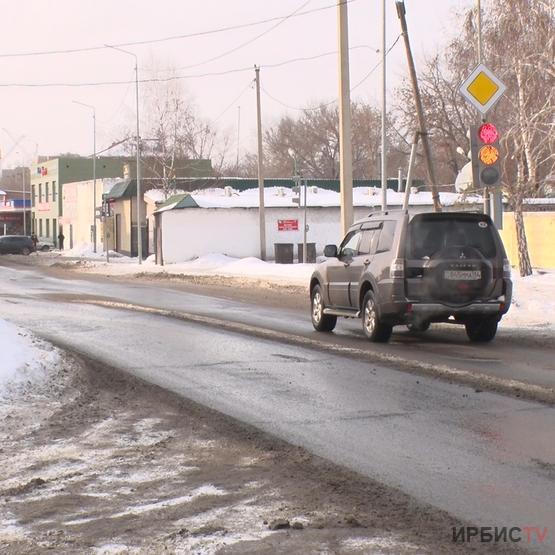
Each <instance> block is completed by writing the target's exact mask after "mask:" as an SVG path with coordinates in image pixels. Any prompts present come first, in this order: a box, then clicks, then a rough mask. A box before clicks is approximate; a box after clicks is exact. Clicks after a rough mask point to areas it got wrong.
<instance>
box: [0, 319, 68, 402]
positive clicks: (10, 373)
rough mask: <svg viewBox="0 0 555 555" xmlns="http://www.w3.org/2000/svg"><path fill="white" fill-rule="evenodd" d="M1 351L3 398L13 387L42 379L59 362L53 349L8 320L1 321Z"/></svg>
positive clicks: (0, 383)
mask: <svg viewBox="0 0 555 555" xmlns="http://www.w3.org/2000/svg"><path fill="white" fill-rule="evenodd" d="M0 352H1V353H2V358H1V359H0V398H1V397H3V396H4V394H5V393H6V392H7V391H8V390H9V389H11V388H12V387H13V386H18V385H24V384H26V383H27V382H29V381H35V380H41V379H42V378H43V377H44V375H45V372H46V370H47V369H48V368H51V367H53V366H54V365H55V364H56V362H58V360H59V354H58V352H57V351H56V350H55V349H54V348H53V347H51V346H50V345H48V344H46V343H44V342H42V341H40V340H37V339H36V338H34V337H33V336H32V335H31V334H30V333H29V332H27V331H25V330H23V329H21V328H19V327H17V326H14V325H13V324H10V323H9V322H6V321H5V320H0Z"/></svg>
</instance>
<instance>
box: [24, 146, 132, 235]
mask: <svg viewBox="0 0 555 555" xmlns="http://www.w3.org/2000/svg"><path fill="white" fill-rule="evenodd" d="M126 160H127V159H124V158H120V157H101V158H97V160H96V176H97V178H99V179H101V178H104V177H122V176H123V165H124V163H125V161H126ZM92 174H93V160H92V158H74V157H64V158H54V159H52V160H48V161H45V162H40V163H37V164H33V165H32V166H31V211H32V229H33V231H34V232H35V233H36V234H37V235H38V236H39V237H41V238H45V239H49V240H50V241H52V242H53V243H55V244H57V243H58V234H59V232H60V231H63V233H64V235H67V233H66V231H67V230H64V229H63V227H62V226H63V224H60V218H63V187H64V185H65V184H66V183H71V182H75V181H85V180H88V179H92V176H93V175H92ZM90 223H91V224H92V211H91V222H90Z"/></svg>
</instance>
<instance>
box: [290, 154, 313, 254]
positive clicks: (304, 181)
mask: <svg viewBox="0 0 555 555" xmlns="http://www.w3.org/2000/svg"><path fill="white" fill-rule="evenodd" d="M287 153H288V154H289V156H290V157H291V158H292V159H293V168H294V171H295V176H294V178H293V179H294V180H295V182H296V184H297V187H298V188H299V208H300V207H301V183H302V185H303V193H304V202H303V264H306V261H307V253H306V232H307V224H306V196H307V192H308V191H307V180H306V179H303V178H302V176H301V175H300V173H299V170H298V168H297V157H296V156H295V152H294V150H293V149H292V148H289V149H287Z"/></svg>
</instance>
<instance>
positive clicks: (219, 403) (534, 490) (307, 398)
mask: <svg viewBox="0 0 555 555" xmlns="http://www.w3.org/2000/svg"><path fill="white" fill-rule="evenodd" d="M106 297H110V298H112V299H119V300H120V301H123V302H125V303H136V304H142V305H146V304H148V305H151V306H161V307H163V306H165V307H171V308H172V309H176V308H179V309H182V310H186V311H188V312H194V313H198V314H204V315H209V316H210V317H217V318H222V319H224V318H228V319H233V320H237V321H241V322H248V323H250V325H252V327H253V328H256V327H260V326H265V327H274V328H276V329H277V328H279V329H283V330H285V331H287V333H289V334H290V333H293V332H295V330H299V333H302V334H309V333H311V332H309V331H308V328H307V325H308V326H310V323H309V322H308V324H307V322H306V321H303V320H302V318H301V313H300V312H298V311H285V310H284V311H276V310H275V309H260V310H258V309H257V310H256V312H255V313H253V310H254V308H253V306H250V305H246V304H240V303H236V302H233V301H229V300H222V299H214V298H209V297H202V296H198V295H193V294H186V293H183V292H178V291H175V290H171V289H167V290H166V289H164V288H153V287H152V286H146V285H142V284H137V285H132V286H129V285H126V284H117V283H115V284H108V283H102V282H98V281H95V282H89V281H87V280H59V279H54V278H50V277H43V276H41V274H40V273H38V272H36V271H27V270H26V271H21V270H17V269H11V268H0V315H1V316H2V317H3V318H6V319H9V320H11V321H14V322H16V323H19V324H21V325H23V326H25V327H27V328H30V329H32V330H34V331H35V332H36V333H38V334H40V335H42V336H44V337H47V338H50V339H52V340H55V341H56V342H58V343H61V344H64V345H66V346H68V347H71V348H72V349H75V350H78V351H81V352H83V353H86V354H88V355H90V356H92V357H95V358H97V359H99V360H102V361H105V362H107V363H109V364H111V365H113V366H117V367H119V368H122V369H125V370H127V371H129V372H132V373H133V374H135V375H137V376H139V377H141V378H144V379H145V380H148V381H150V382H153V383H156V384H158V385H161V386H163V387H166V388H168V389H171V390H174V391H176V392H178V393H180V394H182V395H184V396H186V397H188V398H191V399H193V400H195V401H198V402H201V403H203V404H205V405H207V406H209V407H211V408H214V409H217V410H218V411H221V412H223V413H225V414H228V415H230V416H233V417H235V418H238V419H240V420H242V421H245V422H248V423H251V424H253V425H255V426H257V427H259V428H261V429H263V430H265V431H267V432H270V433H272V434H274V435H276V436H278V437H280V438H283V439H285V440H287V441H289V442H292V443H294V444H299V445H303V446H304V447H306V448H308V449H309V450H311V451H313V452H315V453H316V454H319V455H322V456H324V457H325V458H327V459H330V460H332V461H334V462H336V463H339V464H342V465H345V466H347V467H349V468H352V469H354V470H357V471H358V472H360V473H362V474H364V475H366V476H369V477H371V478H373V479H377V480H379V481H381V482H383V483H384V484H386V485H388V486H392V487H396V488H400V489H402V490H403V491H405V492H407V493H409V494H410V495H413V496H414V497H415V498H416V499H418V500H420V501H423V502H427V503H430V504H432V505H434V506H435V507H438V508H440V509H444V510H447V511H449V512H450V513H451V514H453V515H454V516H456V517H459V518H462V519H465V520H468V521H471V522H474V523H476V524H477V525H481V526H538V527H541V528H543V527H547V528H548V530H549V534H548V541H549V542H550V544H549V545H550V547H547V546H543V547H539V550H540V551H544V552H546V553H547V552H552V550H553V549H555V441H554V437H555V434H554V432H553V430H554V429H555V409H554V408H552V407H550V406H546V405H541V404H537V403H534V402H530V401H524V400H519V399H514V398H511V397H509V396H503V395H499V394H495V393H490V392H480V393H478V392H476V391H475V390H474V388H470V387H466V386H463V385H456V384H450V383H448V382H446V381H441V380H437V379H432V378H427V377H423V376H417V375H414V374H411V373H407V372H404V371H398V370H395V369H392V368H391V367H385V366H383V365H381V364H379V363H376V362H372V363H369V362H365V361H362V360H356V359H353V358H351V357H344V356H339V355H334V354H330V353H329V352H319V351H318V350H315V349H314V348H305V347H302V346H299V345H290V344H287V343H284V342H282V341H279V340H278V339H279V336H277V337H276V338H275V339H274V340H267V339H262V338H260V337H255V336H254V335H252V334H249V333H246V332H243V333H236V332H233V331H229V330H222V329H218V327H215V326H210V325H199V324H194V323H191V322H186V321H181V320H178V319H176V318H171V317H167V316H160V315H156V314H148V313H144V312H136V311H133V310H121V309H114V308H107V307H105V306H95V305H91V304H84V303H83V302H82V301H83V300H89V301H90V300H95V299H96V300H103V299H105V298H106ZM440 336H441V334H439V337H437V338H436V339H434V340H429V341H428V342H426V343H424V344H427V343H429V345H428V347H427V348H426V349H422V351H423V352H424V354H426V356H430V355H433V354H434V353H435V352H436V350H437V352H438V354H439V356H441V357H443V360H453V361H454V362H455V363H457V362H458V357H457V349H460V352H461V353H466V358H465V357H462V359H463V360H462V362H461V364H466V362H465V360H467V359H468V358H469V356H470V355H472V356H474V357H476V356H477V355H476V354H475V353H476V351H475V349H476V348H475V347H469V346H468V344H464V345H463V343H462V338H461V340H460V341H459V340H458V339H456V340H453V339H450V341H451V342H452V343H451V345H450V348H445V349H443V350H442V349H441V348H440V347H438V345H437V343H438V342H439V339H440ZM336 340H337V341H354V342H356V343H360V342H361V340H360V339H359V337H358V334H357V332H356V331H354V329H353V330H352V331H351V330H350V328H347V331H344V332H342V333H340V334H339V335H338V338H337V339H336ZM413 343H414V340H412V339H411V340H408V341H404V340H403V339H400V340H399V339H397V341H396V342H395V343H394V344H393V345H392V348H404V349H407V348H408V346H410V348H411V349H413V348H414V347H415V346H414V344H413ZM407 344H408V345H407ZM397 345H398V346H399V347H396V346H397ZM359 347H360V345H359ZM384 348H388V347H387V346H385V347H384ZM417 348H418V347H417ZM521 350H522V347H519V346H518V345H517V346H515V347H514V352H515V355H514V358H516V355H517V354H519V358H517V359H516V362H515V364H517V365H518V364H522V365H523V367H526V365H524V362H523V361H524V360H526V359H528V360H529V361H530V362H529V365H528V366H530V367H533V365H534V362H533V360H534V359H533V358H532V356H533V354H532V352H531V349H528V350H527V351H530V352H527V353H521V352H520V351H521ZM479 352H480V353H481V359H480V360H488V361H489V362H488V363H487V364H488V365H491V366H492V367H493V366H494V364H493V362H491V359H492V358H494V357H499V356H500V355H501V353H499V352H498V349H496V348H495V347H494V348H493V349H490V350H488V349H483V347H482V348H480V350H479ZM494 353H498V354H494ZM543 356H546V355H543ZM542 360H543V359H542ZM545 362H546V363H547V364H546V365H544V366H540V367H539V369H540V374H538V375H539V376H541V375H545V377H546V379H549V378H550V375H551V374H550V372H552V370H553V366H552V362H551V361H545ZM481 364H485V363H482V362H481ZM541 364H543V363H541ZM549 364H551V366H549ZM532 377H533V378H534V379H536V378H537V376H536V375H535V374H533V376H532Z"/></svg>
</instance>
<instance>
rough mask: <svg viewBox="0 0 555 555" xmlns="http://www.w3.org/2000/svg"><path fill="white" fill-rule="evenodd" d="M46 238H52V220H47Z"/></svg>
mask: <svg viewBox="0 0 555 555" xmlns="http://www.w3.org/2000/svg"><path fill="white" fill-rule="evenodd" d="M46 237H50V220H49V219H48V218H46Z"/></svg>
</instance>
